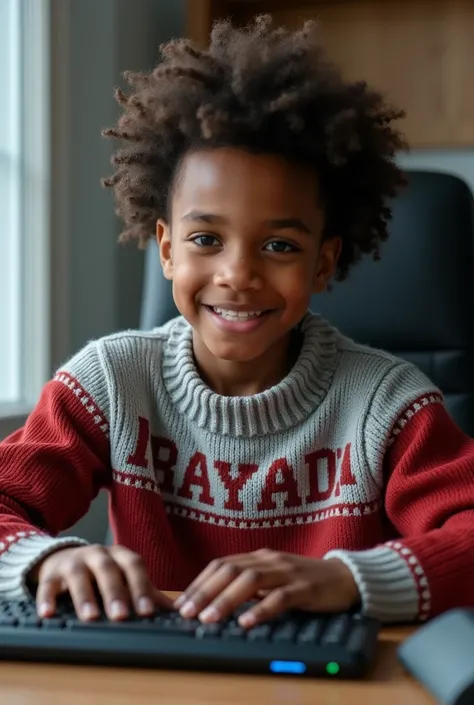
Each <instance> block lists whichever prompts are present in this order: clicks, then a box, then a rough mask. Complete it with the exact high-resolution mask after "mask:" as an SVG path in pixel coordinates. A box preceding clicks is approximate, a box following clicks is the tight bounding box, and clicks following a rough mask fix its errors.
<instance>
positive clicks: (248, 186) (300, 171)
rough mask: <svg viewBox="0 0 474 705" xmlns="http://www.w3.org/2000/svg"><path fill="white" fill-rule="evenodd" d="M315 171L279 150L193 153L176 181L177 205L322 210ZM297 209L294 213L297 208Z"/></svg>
mask: <svg viewBox="0 0 474 705" xmlns="http://www.w3.org/2000/svg"><path fill="white" fill-rule="evenodd" d="M318 201H319V199H318V181H317V177H316V174H315V173H313V172H312V171H310V170H309V169H306V168H304V167H300V166H297V165H295V164H290V163H289V162H287V161H285V160H284V159H282V158H281V157H279V156H277V155H269V154H254V153H250V152H246V151H243V150H240V149H236V148H220V149H213V150H203V151H198V152H191V153H189V154H188V155H187V156H186V157H185V158H184V160H183V162H182V165H181V169H180V172H179V174H178V175H177V180H176V183H175V193H174V205H175V206H177V207H178V208H179V209H180V210H181V209H182V208H185V209H192V210H194V209H196V210H203V209H208V210H209V209H211V212H212V208H215V207H216V205H219V207H220V208H229V209H230V210H233V209H238V208H241V207H247V208H248V207H252V210H254V211H255V210H257V211H258V210H261V209H266V208H268V207H270V208H271V209H272V211H274V210H275V209H277V210H280V211H281V214H282V215H288V212H289V211H292V215H301V212H302V211H313V212H314V211H315V210H317V209H318ZM293 211H295V212H293Z"/></svg>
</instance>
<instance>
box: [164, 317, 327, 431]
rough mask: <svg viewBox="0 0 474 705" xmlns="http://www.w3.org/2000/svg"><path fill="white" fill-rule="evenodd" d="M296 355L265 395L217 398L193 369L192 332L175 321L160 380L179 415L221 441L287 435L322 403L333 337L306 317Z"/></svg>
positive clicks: (322, 325) (320, 321)
mask: <svg viewBox="0 0 474 705" xmlns="http://www.w3.org/2000/svg"><path fill="white" fill-rule="evenodd" d="M301 332H302V334H303V342H302V346H301V350H300V354H299V356H298V359H297V360H296V363H295V364H294V366H293V368H292V369H291V371H290V372H289V373H288V375H287V376H286V377H285V378H284V379H282V381H281V382H279V383H278V384H277V385H275V386H273V387H270V388H269V389H267V390H265V391H264V392H260V393H259V394H254V395H252V396H244V397H227V396H222V395H220V394H216V393H215V392H213V391H212V389H210V388H209V387H208V386H207V384H205V382H204V381H203V380H202V379H201V377H200V376H199V373H198V371H197V369H196V365H195V361H194V354H193V345H192V328H191V327H190V325H189V324H188V323H187V322H186V320H185V319H184V318H181V317H180V318H177V319H175V320H174V321H173V323H172V325H171V326H170V328H169V336H168V339H167V341H166V343H165V345H164V349H163V360H162V375H163V380H164V383H165V386H166V388H167V391H168V394H169V395H170V397H171V400H172V402H173V405H174V406H175V407H176V408H177V410H178V412H179V413H181V414H184V415H186V416H187V417H188V419H189V421H190V422H191V423H192V424H195V425H196V426H198V427H200V428H203V429H205V430H207V431H209V432H211V433H215V434H219V435H222V436H233V437H244V438H245V437H247V438H248V437H253V436H263V435H266V434H270V433H278V432H282V431H286V430H287V429H289V428H291V427H292V426H295V425H296V424H298V423H300V422H302V421H304V420H305V419H306V418H308V416H309V415H310V414H311V413H312V412H314V410H315V409H316V408H317V407H318V406H319V404H320V403H321V402H322V400H323V399H324V397H325V396H326V393H327V391H328V389H329V387H330V385H331V380H332V377H333V374H334V369H335V366H336V364H337V355H336V351H337V338H338V334H337V331H336V330H335V329H334V328H332V327H331V326H330V325H329V324H328V323H327V322H326V321H325V320H324V319H322V318H321V317H320V316H317V315H315V314H312V313H307V314H306V316H305V317H304V319H303V321H302V326H301Z"/></svg>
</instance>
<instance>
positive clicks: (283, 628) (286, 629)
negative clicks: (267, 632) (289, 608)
mask: <svg viewBox="0 0 474 705" xmlns="http://www.w3.org/2000/svg"><path fill="white" fill-rule="evenodd" d="M297 632H298V624H297V623H296V622H286V624H280V625H279V626H278V627H276V629H275V631H274V632H273V634H272V641H275V642H278V641H286V642H293V641H294V640H295V638H296V634H297Z"/></svg>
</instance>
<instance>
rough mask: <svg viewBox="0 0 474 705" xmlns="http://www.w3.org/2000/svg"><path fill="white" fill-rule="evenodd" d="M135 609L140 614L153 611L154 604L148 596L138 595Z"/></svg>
mask: <svg viewBox="0 0 474 705" xmlns="http://www.w3.org/2000/svg"><path fill="white" fill-rule="evenodd" d="M137 609H138V612H139V613H140V614H150V613H151V612H154V611H155V605H154V604H153V600H152V599H151V598H150V597H140V599H139V600H138V604H137Z"/></svg>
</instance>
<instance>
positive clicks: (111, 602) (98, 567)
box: [87, 549, 130, 620]
mask: <svg viewBox="0 0 474 705" xmlns="http://www.w3.org/2000/svg"><path fill="white" fill-rule="evenodd" d="M87 565H88V568H89V569H90V571H91V573H92V574H93V576H94V578H95V581H96V583H97V587H98V589H99V592H100V594H101V596H102V600H103V603H104V609H105V612H106V614H107V617H108V618H109V619H111V620H119V619H125V618H126V617H128V616H129V614H130V609H129V604H130V592H129V589H128V585H127V583H126V581H125V577H124V575H123V573H122V571H121V569H120V568H119V566H118V565H117V563H116V562H115V560H114V559H113V558H112V557H111V556H110V554H109V553H108V552H107V551H106V550H105V549H104V550H103V551H102V550H101V551H99V550H97V551H95V553H94V554H93V556H91V559H90V560H89V561H88V563H87Z"/></svg>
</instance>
